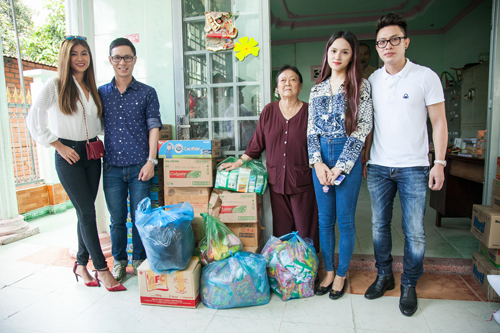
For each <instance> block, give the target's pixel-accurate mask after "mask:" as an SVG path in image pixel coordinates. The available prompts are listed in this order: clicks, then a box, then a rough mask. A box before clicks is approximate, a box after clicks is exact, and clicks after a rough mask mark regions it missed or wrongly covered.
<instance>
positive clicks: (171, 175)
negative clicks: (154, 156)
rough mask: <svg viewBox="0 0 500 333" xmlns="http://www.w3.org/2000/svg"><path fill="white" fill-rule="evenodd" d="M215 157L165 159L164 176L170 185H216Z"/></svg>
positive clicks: (166, 182) (166, 183)
mask: <svg viewBox="0 0 500 333" xmlns="http://www.w3.org/2000/svg"><path fill="white" fill-rule="evenodd" d="M215 166H216V163H215V159H182V158H180V159H178V158H167V159H164V160H163V177H164V179H165V186H168V187H212V186H213V185H214V174H215Z"/></svg>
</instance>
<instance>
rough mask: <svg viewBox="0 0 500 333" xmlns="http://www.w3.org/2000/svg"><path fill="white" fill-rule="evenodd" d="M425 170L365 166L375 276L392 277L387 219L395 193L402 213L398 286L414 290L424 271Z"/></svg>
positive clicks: (390, 242)
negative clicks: (401, 246) (401, 270)
mask: <svg viewBox="0 0 500 333" xmlns="http://www.w3.org/2000/svg"><path fill="white" fill-rule="evenodd" d="M428 176H429V167H427V166H425V167H424V166H418V167H408V168H391V167H385V166H380V165H374V164H369V165H368V178H367V180H368V190H369V191H370V197H371V201H372V231H373V248H374V252H375V260H376V263H375V266H376V267H377V269H378V273H377V274H378V275H379V276H390V275H392V261H393V259H392V256H391V250H392V239H391V220H392V211H393V204H394V197H395V196H396V191H397V192H399V198H400V201H401V208H402V211H403V221H402V227H403V233H404V235H405V245H404V258H403V274H402V275H401V284H402V285H404V286H406V287H415V286H416V284H417V281H418V279H419V278H420V277H421V276H422V274H423V272H424V266H423V260H424V252H425V230H424V215H425V203H426V201H425V197H426V194H427V186H428Z"/></svg>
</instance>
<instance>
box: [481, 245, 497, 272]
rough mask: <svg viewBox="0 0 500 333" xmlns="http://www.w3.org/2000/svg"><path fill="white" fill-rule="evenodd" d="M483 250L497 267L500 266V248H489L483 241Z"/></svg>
mask: <svg viewBox="0 0 500 333" xmlns="http://www.w3.org/2000/svg"><path fill="white" fill-rule="evenodd" d="M481 252H482V253H483V254H484V256H485V257H486V258H488V259H489V260H490V262H491V263H492V264H493V265H494V266H495V267H496V268H500V249H488V248H487V247H486V245H484V244H483V243H481Z"/></svg>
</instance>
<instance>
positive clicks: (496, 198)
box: [491, 194, 500, 212]
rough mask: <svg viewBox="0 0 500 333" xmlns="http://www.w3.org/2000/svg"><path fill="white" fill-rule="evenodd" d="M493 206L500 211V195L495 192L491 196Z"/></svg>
mask: <svg viewBox="0 0 500 333" xmlns="http://www.w3.org/2000/svg"><path fill="white" fill-rule="evenodd" d="M491 208H493V209H495V210H496V211H498V212H500V195H496V194H493V195H492V196H491Z"/></svg>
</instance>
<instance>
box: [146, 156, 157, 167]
mask: <svg viewBox="0 0 500 333" xmlns="http://www.w3.org/2000/svg"><path fill="white" fill-rule="evenodd" d="M148 161H151V163H153V165H158V160H157V159H155V158H151V157H148Z"/></svg>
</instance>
